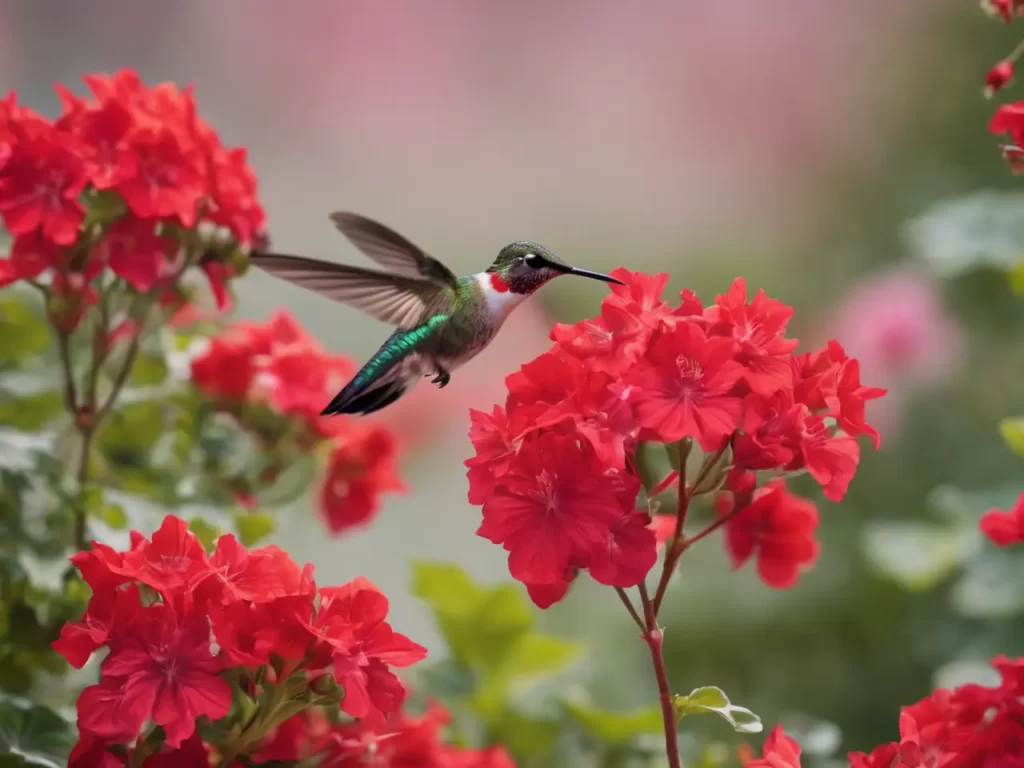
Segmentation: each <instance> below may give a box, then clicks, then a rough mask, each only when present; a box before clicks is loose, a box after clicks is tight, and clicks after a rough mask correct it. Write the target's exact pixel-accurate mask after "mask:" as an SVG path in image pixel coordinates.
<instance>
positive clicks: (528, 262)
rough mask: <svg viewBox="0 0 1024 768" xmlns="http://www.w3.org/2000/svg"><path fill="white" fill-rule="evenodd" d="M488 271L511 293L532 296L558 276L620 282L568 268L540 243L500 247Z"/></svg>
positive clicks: (521, 243)
mask: <svg viewBox="0 0 1024 768" xmlns="http://www.w3.org/2000/svg"><path fill="white" fill-rule="evenodd" d="M487 271H488V272H491V273H494V274H497V275H498V276H500V277H501V279H502V280H503V281H504V282H505V284H506V285H507V286H508V290H509V291H511V292H512V293H533V292H534V291H536V290H537V289H538V288H540V287H541V286H542V285H544V283H546V282H548V281H549V280H552V279H554V278H556V277H558V276H559V275H577V276H579V277H589V278H592V279H594V280H603V281H604V282H606V283H618V284H619V285H622V281H621V280H616V279H615V278H614V277H612V276H611V275H605V274H602V273H600V272H591V271H590V270H589V269H580V268H579V267H572V266H569V265H568V264H566V263H565V262H564V261H562V260H561V259H560V258H558V257H557V256H555V254H554V253H552V252H551V251H549V250H548V249H547V248H545V247H544V246H543V245H541V244H540V243H531V242H529V241H526V240H521V241H519V242H517V243H512V244H511V245H506V246H505V247H504V248H502V249H501V251H500V252H499V253H498V257H497V258H496V259H495V260H494V263H493V264H491V266H490V267H488V268H487Z"/></svg>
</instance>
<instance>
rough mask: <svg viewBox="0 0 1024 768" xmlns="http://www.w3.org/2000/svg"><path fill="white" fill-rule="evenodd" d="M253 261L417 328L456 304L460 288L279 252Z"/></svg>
mask: <svg viewBox="0 0 1024 768" xmlns="http://www.w3.org/2000/svg"><path fill="white" fill-rule="evenodd" d="M252 263H253V264H254V265H256V266H257V267H259V268H260V269H262V270H264V271H265V272H267V273H269V274H271V275H273V276H274V277H279V278H281V279H282V280H287V281H288V282H290V283H294V284H295V285H298V286H300V287H301V288H307V289H309V290H311V291H315V292H317V293H319V294H320V295H321V296H325V297H327V298H328V299H333V300H334V301H340V302H342V303H344V304H348V305H349V306H351V307H355V308H356V309H360V310H362V311H363V312H366V313H367V314H368V315H371V316H372V317H375V318H377V319H378V320H380V321H381V322H384V323H388V324H390V325H395V326H398V327H399V328H415V327H417V326H418V325H421V324H422V323H423V322H424V321H425V320H426V319H427V318H429V317H431V316H432V315H435V314H437V313H438V312H445V311H448V310H450V308H451V307H452V305H454V303H455V296H456V293H455V288H454V287H449V286H448V285H445V284H439V283H436V282H433V281H430V280H425V279H423V278H416V279H414V278H410V277H404V276H402V275H390V274H387V273H385V272H376V271H374V270H372V269H363V268H361V267H352V266H349V265H347V264H333V263H331V262H328V261H319V260H317V259H307V258H305V257H302V256H286V255H283V254H278V253H267V254H254V255H253V256H252Z"/></svg>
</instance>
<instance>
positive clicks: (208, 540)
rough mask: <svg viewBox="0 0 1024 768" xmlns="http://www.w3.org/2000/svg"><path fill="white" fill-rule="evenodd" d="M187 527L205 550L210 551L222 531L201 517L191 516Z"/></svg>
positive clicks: (214, 546)
mask: <svg viewBox="0 0 1024 768" xmlns="http://www.w3.org/2000/svg"><path fill="white" fill-rule="evenodd" d="M188 529H189V530H190V531H192V533H194V534H195V535H196V538H197V539H199V542H200V543H201V544H202V545H203V548H204V549H205V550H206V551H207V552H212V551H213V550H214V549H215V548H216V546H217V539H218V538H220V536H221V533H222V531H221V530H220V528H218V527H217V526H215V525H212V524H210V523H208V522H206V521H205V520H204V519H203V518H201V517H193V518H192V519H191V520H189V521H188Z"/></svg>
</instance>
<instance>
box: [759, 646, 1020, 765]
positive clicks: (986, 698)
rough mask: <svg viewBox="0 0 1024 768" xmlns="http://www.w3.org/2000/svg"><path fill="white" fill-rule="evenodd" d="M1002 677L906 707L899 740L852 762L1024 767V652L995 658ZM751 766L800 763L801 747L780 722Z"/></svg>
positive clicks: (855, 755)
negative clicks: (994, 682)
mask: <svg viewBox="0 0 1024 768" xmlns="http://www.w3.org/2000/svg"><path fill="white" fill-rule="evenodd" d="M992 666H993V667H994V668H995V669H996V670H997V671H998V672H999V675H1000V677H1001V682H1000V683H999V685H997V686H993V687H989V686H983V685H977V684H968V685H962V686H960V687H959V688H956V689H954V690H949V689H940V690H937V691H935V692H934V693H932V694H931V695H930V696H928V697H927V698H925V699H922V700H921V701H919V702H918V703H917V704H913V705H911V706H909V707H903V709H902V711H901V712H900V717H899V740H898V741H894V742H891V743H888V744H882V745H880V746H878V747H876V748H875V749H874V750H872V751H871V752H870V753H865V752H851V753H850V755H849V761H850V767H851V768H1024V658H1019V659H1016V660H1011V659H1009V658H1007V657H1005V656H999V657H997V658H995V659H993V660H992ZM746 767H747V768H800V747H799V745H798V744H797V743H796V741H795V740H794V739H792V738H790V737H789V736H786V734H785V733H784V732H783V730H782V728H781V726H778V727H776V728H775V729H774V730H773V731H772V733H771V734H770V735H769V736H768V739H767V740H766V742H765V745H764V752H763V757H761V758H757V759H753V760H750V761H748V762H747V763H746Z"/></svg>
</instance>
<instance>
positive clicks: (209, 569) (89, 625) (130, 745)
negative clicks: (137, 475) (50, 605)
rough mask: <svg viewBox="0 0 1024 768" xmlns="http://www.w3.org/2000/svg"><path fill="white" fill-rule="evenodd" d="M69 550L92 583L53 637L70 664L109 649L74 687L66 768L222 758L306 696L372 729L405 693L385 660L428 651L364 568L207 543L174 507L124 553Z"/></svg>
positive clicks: (395, 662)
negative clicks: (331, 580)
mask: <svg viewBox="0 0 1024 768" xmlns="http://www.w3.org/2000/svg"><path fill="white" fill-rule="evenodd" d="M72 562H73V563H74V564H75V566H76V567H77V568H78V570H79V571H80V572H81V574H82V577H83V579H85V581H86V582H87V583H88V584H89V586H90V587H91V588H92V590H93V595H92V598H91V599H90V601H89V606H88V609H87V611H86V613H85V615H84V616H83V617H82V618H81V619H80V620H79V621H76V622H73V623H70V624H67V625H66V626H65V627H64V629H63V631H62V633H61V637H60V639H59V640H57V641H56V642H55V643H54V647H55V648H56V649H57V650H58V651H59V652H60V653H62V654H63V655H64V656H65V657H66V658H67V660H68V662H69V663H71V664H72V665H73V666H75V667H81V666H82V665H83V664H85V662H86V661H87V660H88V659H89V657H90V656H91V654H92V653H94V652H95V651H97V650H98V649H100V648H105V649H107V651H108V653H107V655H106V657H105V658H104V660H103V663H102V665H101V673H100V680H99V683H97V684H96V685H92V686H90V687H88V688H86V689H85V691H83V693H82V695H81V697H80V698H79V700H78V727H79V733H80V741H79V743H78V746H77V747H76V748H75V750H74V751H73V752H72V754H71V758H70V762H69V765H70V766H72V768H73V767H74V766H76V765H82V766H85V765H108V764H109V765H144V766H145V765H149V764H150V763H149V761H150V760H152V761H153V764H154V765H185V764H189V765H195V764H202V765H206V764H208V760H207V755H210V756H211V757H215V758H216V761H215V762H214V764H216V765H223V766H227V765H232V764H234V761H235V759H236V758H240V757H242V756H244V755H248V754H251V753H252V752H253V751H254V750H256V749H257V746H258V745H259V744H260V743H261V742H263V741H264V740H265V739H266V738H267V737H268V736H270V734H271V733H273V732H274V730H275V729H276V728H277V727H278V726H280V725H281V724H282V723H284V722H286V721H287V720H289V718H291V717H293V716H294V715H296V714H298V713H300V712H304V711H305V710H307V709H309V708H313V707H322V708H327V709H330V708H332V707H333V708H337V707H338V706H339V705H340V708H341V711H342V712H343V713H344V714H345V715H347V716H348V717H349V719H350V720H351V721H357V722H358V725H353V726H351V727H353V728H356V729H359V728H362V729H365V730H368V731H372V729H380V728H383V727H384V724H385V722H386V718H387V716H388V715H390V714H392V713H395V712H397V711H399V709H400V708H401V705H402V702H403V700H404V698H405V688H404V687H403V685H402V683H401V682H400V681H399V680H398V678H397V677H396V676H395V674H394V673H393V671H392V668H393V667H404V666H408V665H410V664H413V663H415V662H418V661H420V660H422V659H423V658H424V657H425V656H426V653H427V652H426V649H424V648H423V647H422V646H420V645H418V644H416V643H414V642H412V641H411V640H409V639H408V638H407V637H405V636H404V635H401V634H399V633H397V632H395V631H394V630H393V629H392V628H391V626H390V625H389V624H388V622H387V620H386V618H387V613H388V601H387V598H386V597H385V596H384V595H383V594H382V593H381V592H380V590H378V589H377V588H376V587H375V586H374V585H373V584H371V583H370V582H369V581H367V580H366V579H363V578H358V579H356V580H355V581H352V582H349V583H348V584H345V585H343V586H340V587H319V588H318V587H317V585H316V583H315V582H314V580H313V567H312V565H308V564H307V565H306V566H305V567H301V568H300V567H299V566H298V565H297V564H296V563H295V562H294V561H293V560H292V559H291V558H290V557H289V556H288V554H287V553H285V552H284V551H282V550H281V549H279V548H277V547H275V546H269V547H264V548H262V549H255V550H252V551H247V550H246V549H245V548H244V547H243V546H241V545H240V544H239V543H238V542H237V541H236V540H235V538H234V537H233V536H231V535H224V536H222V537H221V538H220V539H219V540H218V541H217V545H216V549H215V550H214V551H213V553H212V554H209V555H207V553H206V552H205V551H204V549H203V547H202V545H201V544H200V542H199V540H198V539H197V538H196V537H195V536H194V535H193V534H192V533H190V532H189V531H188V529H187V527H186V524H185V522H184V521H182V520H180V519H179V518H177V517H174V516H168V517H167V518H166V519H165V520H164V522H163V525H162V526H161V527H160V529H159V530H158V531H157V532H156V533H155V534H153V537H152V539H146V538H145V537H143V536H142V535H141V534H138V533H133V535H132V546H131V549H130V550H129V551H127V552H118V551H116V550H114V549H112V548H110V547H108V546H106V545H104V544H102V543H99V542H93V546H92V549H91V550H89V551H87V552H81V553H79V554H77V555H75V556H74V557H73V558H72ZM339 686H340V687H339ZM197 755H199V756H201V762H198V763H197V762H195V761H196V760H199V759H200V758H197V757H196V756H197ZM173 760H178V761H179V762H173ZM188 760H193V762H187V761H188ZM167 761H171V762H167Z"/></svg>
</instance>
